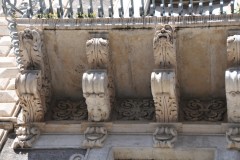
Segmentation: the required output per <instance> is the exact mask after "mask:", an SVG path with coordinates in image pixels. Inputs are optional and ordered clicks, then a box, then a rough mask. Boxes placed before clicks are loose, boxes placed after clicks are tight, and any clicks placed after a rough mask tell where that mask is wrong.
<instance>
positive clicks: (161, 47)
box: [153, 25, 176, 68]
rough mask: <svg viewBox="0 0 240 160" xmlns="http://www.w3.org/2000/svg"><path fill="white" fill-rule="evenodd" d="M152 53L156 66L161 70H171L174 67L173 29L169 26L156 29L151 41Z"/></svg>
mask: <svg viewBox="0 0 240 160" xmlns="http://www.w3.org/2000/svg"><path fill="white" fill-rule="evenodd" d="M153 51H154V60H155V64H156V65H158V66H160V67H162V68H172V67H173V66H175V65H176V53H175V47H174V44H173V29H172V27H171V26H170V25H165V26H160V27H157V28H156V32H155V35H154V39H153Z"/></svg>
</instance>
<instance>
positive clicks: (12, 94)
mask: <svg viewBox="0 0 240 160" xmlns="http://www.w3.org/2000/svg"><path fill="white" fill-rule="evenodd" d="M17 100H18V96H17V93H16V91H15V90H4V91H0V103H13V102H17Z"/></svg>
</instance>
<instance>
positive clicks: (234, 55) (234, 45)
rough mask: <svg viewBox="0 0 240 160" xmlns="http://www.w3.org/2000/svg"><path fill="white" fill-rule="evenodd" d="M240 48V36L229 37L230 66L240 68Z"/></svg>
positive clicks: (228, 53) (228, 54)
mask: <svg viewBox="0 0 240 160" xmlns="http://www.w3.org/2000/svg"><path fill="white" fill-rule="evenodd" d="M239 46H240V35H234V36H229V37H228V38H227V59H228V66H238V65H239V64H240V59H239V52H238V48H239Z"/></svg>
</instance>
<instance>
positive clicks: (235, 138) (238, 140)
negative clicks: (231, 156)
mask: <svg viewBox="0 0 240 160" xmlns="http://www.w3.org/2000/svg"><path fill="white" fill-rule="evenodd" d="M226 139H227V142H228V148H230V149H237V150H240V128H238V127H233V128H229V129H228V131H227V132H226Z"/></svg>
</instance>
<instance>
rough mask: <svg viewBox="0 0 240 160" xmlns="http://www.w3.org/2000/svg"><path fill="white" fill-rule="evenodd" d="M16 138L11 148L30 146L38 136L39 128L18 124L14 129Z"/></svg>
mask: <svg viewBox="0 0 240 160" xmlns="http://www.w3.org/2000/svg"><path fill="white" fill-rule="evenodd" d="M16 135H17V136H16V138H15V139H14V141H13V143H12V146H11V148H13V149H16V148H20V147H21V148H31V147H32V145H33V143H34V141H36V140H37V139H38V137H39V136H40V130H39V128H37V127H34V126H29V125H27V126H20V127H19V128H17V129H16Z"/></svg>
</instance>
